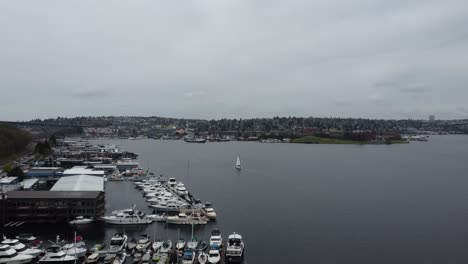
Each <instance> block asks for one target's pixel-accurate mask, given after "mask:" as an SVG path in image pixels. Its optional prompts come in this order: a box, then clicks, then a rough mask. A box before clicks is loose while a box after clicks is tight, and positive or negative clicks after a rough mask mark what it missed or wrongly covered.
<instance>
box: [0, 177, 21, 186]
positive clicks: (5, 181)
mask: <svg viewBox="0 0 468 264" xmlns="http://www.w3.org/2000/svg"><path fill="white" fill-rule="evenodd" d="M17 178H18V177H4V178H1V179H0V184H10V183H12V182H13V181H14V180H16V179H17Z"/></svg>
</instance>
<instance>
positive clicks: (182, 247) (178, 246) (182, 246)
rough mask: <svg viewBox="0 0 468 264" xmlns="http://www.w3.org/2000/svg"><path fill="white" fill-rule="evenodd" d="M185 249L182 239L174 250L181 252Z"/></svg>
mask: <svg viewBox="0 0 468 264" xmlns="http://www.w3.org/2000/svg"><path fill="white" fill-rule="evenodd" d="M184 248H185V240H184V239H183V238H181V239H179V241H177V244H176V249H177V250H182V249H184Z"/></svg>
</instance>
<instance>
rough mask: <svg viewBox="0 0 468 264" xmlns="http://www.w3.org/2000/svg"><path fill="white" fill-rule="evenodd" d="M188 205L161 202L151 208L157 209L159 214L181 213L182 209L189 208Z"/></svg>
mask: <svg viewBox="0 0 468 264" xmlns="http://www.w3.org/2000/svg"><path fill="white" fill-rule="evenodd" d="M188 206H189V204H188V203H179V202H173V201H171V202H165V201H162V202H159V203H155V204H152V205H151V207H152V208H154V209H156V210H157V211H159V212H179V211H180V209H181V208H184V207H188Z"/></svg>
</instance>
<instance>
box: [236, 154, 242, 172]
mask: <svg viewBox="0 0 468 264" xmlns="http://www.w3.org/2000/svg"><path fill="white" fill-rule="evenodd" d="M240 168H241V160H240V157H239V155H237V161H236V169H240Z"/></svg>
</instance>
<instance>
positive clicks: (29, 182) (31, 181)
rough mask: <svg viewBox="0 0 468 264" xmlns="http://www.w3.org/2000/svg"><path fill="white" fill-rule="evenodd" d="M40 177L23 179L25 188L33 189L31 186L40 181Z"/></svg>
mask: <svg viewBox="0 0 468 264" xmlns="http://www.w3.org/2000/svg"><path fill="white" fill-rule="evenodd" d="M38 181H39V179H24V180H23V182H22V183H23V188H24V189H31V187H32V186H33V185H34V184H36V182H38Z"/></svg>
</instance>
